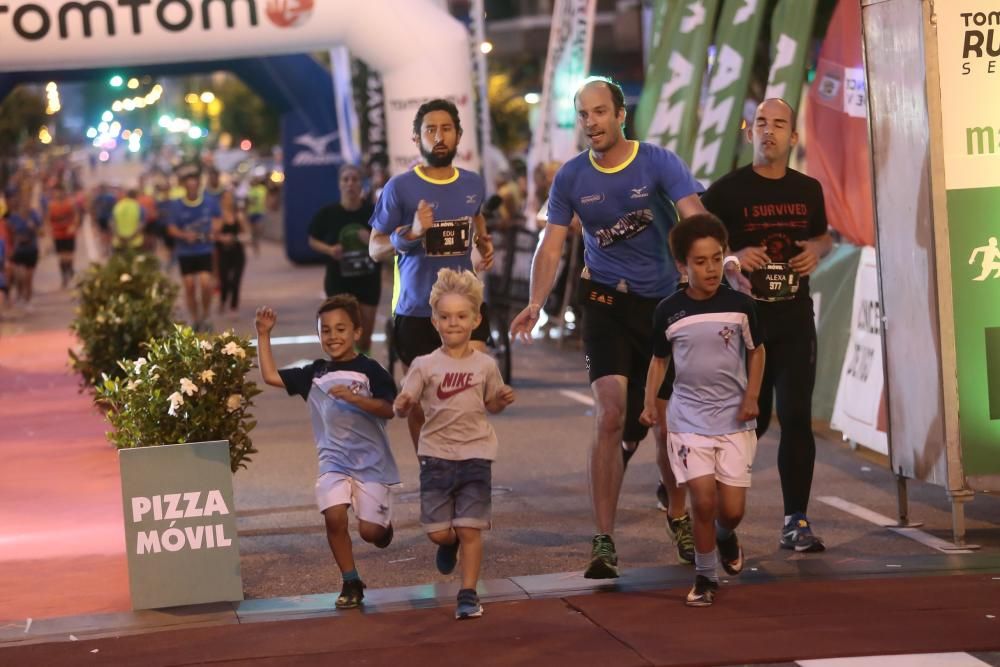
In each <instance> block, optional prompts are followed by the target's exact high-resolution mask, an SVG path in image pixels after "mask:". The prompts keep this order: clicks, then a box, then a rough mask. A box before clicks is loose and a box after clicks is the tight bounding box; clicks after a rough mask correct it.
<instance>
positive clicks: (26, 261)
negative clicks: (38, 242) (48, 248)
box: [10, 248, 38, 269]
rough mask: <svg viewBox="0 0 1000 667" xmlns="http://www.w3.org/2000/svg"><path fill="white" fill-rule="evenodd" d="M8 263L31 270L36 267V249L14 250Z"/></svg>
mask: <svg viewBox="0 0 1000 667" xmlns="http://www.w3.org/2000/svg"><path fill="white" fill-rule="evenodd" d="M10 261H11V263H13V264H17V265H18V266H23V267H25V268H28V269H33V268H35V267H36V266H38V248H35V249H33V250H15V251H14V254H13V255H11V257H10Z"/></svg>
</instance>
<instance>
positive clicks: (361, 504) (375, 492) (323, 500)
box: [316, 472, 391, 527]
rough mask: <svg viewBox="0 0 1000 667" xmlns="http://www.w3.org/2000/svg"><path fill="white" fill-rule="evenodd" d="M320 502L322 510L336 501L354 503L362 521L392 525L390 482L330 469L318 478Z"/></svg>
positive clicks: (352, 504) (318, 499)
mask: <svg viewBox="0 0 1000 667" xmlns="http://www.w3.org/2000/svg"><path fill="white" fill-rule="evenodd" d="M316 505H317V507H319V511H320V512H322V511H324V510H327V509H329V508H331V507H334V506H336V505H350V506H351V507H353V508H354V515H355V516H356V517H358V518H359V519H361V520H362V521H367V522H368V523H376V524H378V525H380V526H383V527H384V526H388V525H389V520H390V516H389V515H390V511H389V510H390V507H391V503H390V494H389V485H388V484H382V483H381V482H362V481H360V480H357V479H354V478H353V477H350V476H349V475H345V474H343V473H339V472H326V473H323V474H322V475H320V476H319V479H317V480H316Z"/></svg>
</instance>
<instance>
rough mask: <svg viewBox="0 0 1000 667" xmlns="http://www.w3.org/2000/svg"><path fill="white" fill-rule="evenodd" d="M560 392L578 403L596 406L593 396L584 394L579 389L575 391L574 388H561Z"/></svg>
mask: <svg viewBox="0 0 1000 667" xmlns="http://www.w3.org/2000/svg"><path fill="white" fill-rule="evenodd" d="M559 393H560V394H562V395H563V396H565V397H566V398H571V399H573V400H574V401H576V402H577V403H583V404H584V405H589V406H590V407H594V398H593V396H588V395H587V394H584V393H582V392H579V391H573V390H572V389H560V390H559Z"/></svg>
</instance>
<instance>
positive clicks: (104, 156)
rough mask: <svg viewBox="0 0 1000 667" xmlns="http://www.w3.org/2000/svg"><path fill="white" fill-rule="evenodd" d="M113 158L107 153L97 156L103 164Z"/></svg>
mask: <svg viewBox="0 0 1000 667" xmlns="http://www.w3.org/2000/svg"><path fill="white" fill-rule="evenodd" d="M110 158H111V155H110V154H109V153H108V152H107V151H101V154H100V155H98V156H97V159H98V160H100V161H101V162H107V161H108V160H109V159H110Z"/></svg>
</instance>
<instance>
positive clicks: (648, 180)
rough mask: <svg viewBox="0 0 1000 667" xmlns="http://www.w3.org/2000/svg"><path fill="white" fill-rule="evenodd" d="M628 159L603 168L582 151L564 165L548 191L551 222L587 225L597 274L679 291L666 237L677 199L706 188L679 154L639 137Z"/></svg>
mask: <svg viewBox="0 0 1000 667" xmlns="http://www.w3.org/2000/svg"><path fill="white" fill-rule="evenodd" d="M631 143H632V146H633V148H632V155H631V156H630V157H629V159H628V160H626V161H625V162H624V163H623V164H621V165H619V166H617V167H614V168H611V169H605V168H603V167H600V166H598V164H597V163H596V162H595V161H594V159H593V156H592V155H591V153H590V151H584V152H582V153H580V154H579V155H577V156H576V157H574V158H572V159H571V160H569V161H568V162H567V163H566V164H564V165H563V166H562V168H561V169H559V172H558V173H557V174H556V177H555V180H554V181H553V183H552V189H551V190H550V191H549V207H548V217H549V222H550V223H551V224H554V225H563V226H566V225H568V224H569V223H570V221H571V220H572V219H573V214H574V213H575V214H576V215H578V216H579V217H580V221H581V222H582V223H583V229H584V232H586V233H585V234H584V235H583V241H584V260H585V262H586V265H587V267H588V268H589V269H590V276H591V279H592V280H594V281H595V282H598V283H602V284H604V285H611V286H615V285H617V284H618V283H619V281H620V280H625V282H626V283H627V284H628V287H629V291H630V292H633V293H635V294H638V295H640V296H646V297H654V298H662V297H664V296H667V295H668V294H670V293H671V292H673V291H674V289H675V286H676V283H677V269H676V267H675V266H674V262H673V260H672V258H671V256H670V249H669V245H668V238H667V237H668V235H669V233H670V229H671V228H672V227H673V225H674V223H675V222H676V221H677V213H676V211H675V210H674V202H676V201H678V200H680V199H683V198H684V197H687V196H688V195H692V194H697V193H699V192H701V191H702V189H703V188H702V187H701V185H699V184H698V181H696V180H695V178H694V176H692V175H691V171H690V170H689V169H688V167H687V165H686V164H684V162H683V161H682V160H681V159H680V158H679V157H677V155H676V154H674V153H673V152H671V151H669V150H667V149H665V148H660V147H659V146H655V145H653V144H647V143H644V142H638V141H633V142H631Z"/></svg>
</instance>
